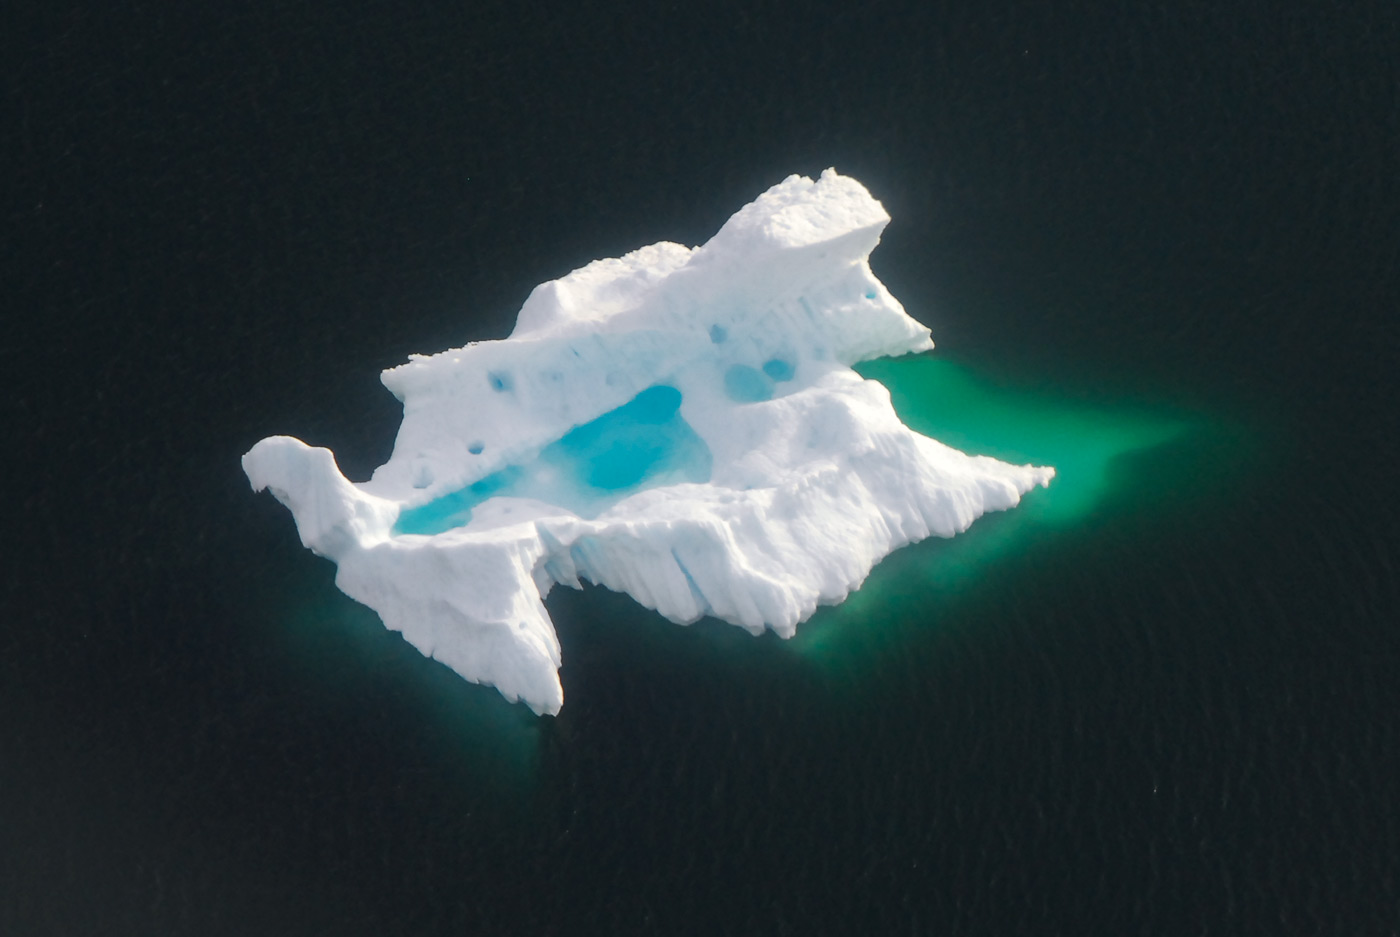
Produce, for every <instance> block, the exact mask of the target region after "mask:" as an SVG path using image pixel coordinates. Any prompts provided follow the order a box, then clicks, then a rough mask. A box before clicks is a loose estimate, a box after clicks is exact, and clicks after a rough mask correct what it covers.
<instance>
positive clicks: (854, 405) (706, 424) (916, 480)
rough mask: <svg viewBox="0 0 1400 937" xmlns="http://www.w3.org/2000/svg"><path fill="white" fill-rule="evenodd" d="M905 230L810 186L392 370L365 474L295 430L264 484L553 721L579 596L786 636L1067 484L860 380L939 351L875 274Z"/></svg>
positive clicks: (458, 650) (466, 670) (410, 623)
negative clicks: (501, 333)
mask: <svg viewBox="0 0 1400 937" xmlns="http://www.w3.org/2000/svg"><path fill="white" fill-rule="evenodd" d="M888 221H889V216H888V215H886V213H885V211H884V208H883V207H882V206H881V205H880V203H879V202H877V201H876V200H875V199H874V198H872V197H871V195H870V193H869V192H867V191H866V189H865V188H864V187H863V186H862V185H861V184H860V183H859V182H856V181H855V180H854V179H850V178H848V177H843V176H840V175H838V174H837V173H836V172H835V171H834V170H827V171H826V172H824V173H822V176H821V178H820V179H819V180H817V181H815V182H814V181H812V180H811V179H808V178H804V177H800V176H791V177H789V178H788V179H786V180H784V181H783V182H782V183H781V184H779V185H776V186H774V187H773V188H771V189H769V190H768V191H767V192H765V193H764V194H763V195H761V196H759V197H758V199H756V200H755V201H754V202H752V203H750V204H749V205H746V206H744V208H742V209H740V211H739V212H738V213H737V214H735V215H734V216H733V217H732V218H730V219H729V221H727V222H726V223H725V225H724V227H722V228H721V229H720V231H719V233H718V234H716V235H715V236H714V237H713V238H711V239H710V241H709V242H708V243H706V244H704V245H703V246H701V247H697V248H688V247H683V246H681V245H679V244H673V243H668V242H661V243H658V244H653V245H651V246H650V247H643V248H641V249H640V250H636V251H633V252H632V253H630V254H627V255H626V256H625V257H622V258H619V259H613V260H599V261H595V262H593V263H591V264H589V265H588V266H586V267H583V268H582V269H580V270H576V271H574V272H573V273H571V274H569V275H568V276H566V277H563V278H562V279H559V280H554V281H551V282H549V283H544V284H542V285H540V286H538V287H536V288H535V290H534V291H533V292H532V293H531V294H530V297H529V298H528V299H527V300H526V302H525V305H524V306H523V307H522V308H521V310H520V315H519V317H518V319H517V322H516V326H515V330H514V332H512V333H511V335H510V337H509V338H507V339H504V340H501V341H486V342H474V343H471V344H468V345H467V346H465V347H463V348H457V349H453V350H450V351H445V352H442V353H440V354H436V355H431V356H419V355H415V356H413V357H412V358H411V360H410V361H409V362H408V363H407V364H404V365H401V366H400V367H397V368H392V369H390V370H388V371H385V372H384V373H383V375H382V379H383V381H384V385H385V386H386V387H388V388H389V390H390V391H391V392H393V394H394V396H396V397H397V398H398V399H399V400H401V401H402V402H403V407H404V418H403V424H402V426H401V427H400V429H399V434H398V439H397V440H396V442H395V445H394V454H393V456H392V457H391V458H390V459H389V461H388V462H386V463H385V464H384V465H382V466H380V468H379V469H378V470H377V471H376V472H375V473H374V477H373V478H372V479H371V480H370V481H368V482H364V483H363V484H352V483H351V482H350V481H348V480H346V478H345V477H344V476H343V475H341V474H340V471H339V470H338V469H337V467H336V463H335V458H334V456H333V455H332V454H331V452H330V450H328V449H320V448H313V447H310V446H308V445H306V444H305V443H303V442H301V441H300V440H298V439H294V438H292V437H289V436H273V437H269V438H267V439H264V440H262V441H261V442H259V443H258V444H257V445H255V446H254V447H253V448H252V450H250V451H249V452H248V453H247V455H245V456H244V457H243V468H244V471H245V472H246V473H247V475H248V478H249V480H250V481H251V482H252V485H253V488H254V489H255V490H259V491H260V490H262V489H264V488H267V489H269V490H271V491H272V493H273V494H274V495H275V496H276V498H277V500H279V501H281V502H282V503H283V504H284V505H286V506H287V507H288V508H289V509H290V510H291V512H292V515H293V517H295V519H296V524H297V530H298V531H299V533H300V534H301V540H302V543H304V544H305V545H306V546H307V547H309V548H310V549H312V550H313V551H315V552H316V553H318V554H320V555H322V556H325V557H328V558H330V559H331V560H333V561H334V562H335V563H336V565H337V573H336V584H337V585H338V586H339V587H340V588H341V589H342V590H343V591H344V592H345V593H346V594H347V595H349V596H351V597H352V598H354V599H356V600H357V601H359V602H363V603H364V604H365V605H368V606H369V607H370V608H373V609H374V610H375V611H376V612H378V613H379V615H380V617H381V618H382V619H383V620H384V624H385V625H386V626H388V627H389V628H392V629H394V630H396V631H400V632H402V633H403V635H404V637H405V638H406V639H407V640H408V641H409V642H410V643H412V644H413V645H414V646H415V647H416V648H418V649H419V650H420V651H422V652H423V653H424V654H426V655H428V656H430V657H434V658H436V659H438V660H440V661H442V662H443V663H445V664H446V665H447V666H449V667H451V668H452V669H453V670H455V671H456V672H457V673H459V674H461V675H462V676H463V677H465V678H466V679H468V680H471V681H474V682H478V683H485V684H489V685H492V686H495V687H496V688H497V689H499V690H500V692H501V693H503V694H504V695H505V696H506V698H508V699H510V700H516V699H519V700H523V701H525V702H526V703H527V704H528V705H529V706H530V707H531V709H533V710H535V711H536V712H538V713H557V712H558V711H559V708H560V706H561V705H562V704H563V701H564V693H563V689H562V687H561V686H560V682H559V666H560V655H559V642H558V639H557V638H556V636H555V633H554V627H553V624H552V623H551V621H550V619H549V614H548V613H547V612H546V611H545V607H544V603H543V601H542V600H543V597H544V596H545V595H546V594H548V592H549V590H550V588H551V587H553V586H554V585H555V584H557V583H563V584H565V585H569V586H575V587H577V586H579V584H580V581H581V580H585V579H586V580H589V581H591V582H594V583H598V584H600V585H603V586H606V587H608V588H610V589H614V590H617V591H620V592H626V593H627V594H629V595H631V596H632V597H633V598H635V599H636V600H637V601H638V602H641V603H642V604H643V605H646V606H648V607H650V608H654V609H656V610H657V611H658V612H660V613H661V614H662V615H664V616H666V617H667V618H669V619H671V620H673V621H676V622H681V623H686V622H692V621H695V620H696V619H698V618H700V617H701V616H704V615H712V616H714V617H716V618H722V619H724V620H725V621H729V622H733V623H734V624H737V625H740V626H741V627H743V628H746V629H748V630H749V631H751V632H753V633H755V634H757V633H760V632H761V631H762V630H763V629H764V628H772V629H773V630H774V631H776V632H777V633H778V634H780V635H782V636H784V637H789V636H791V635H792V634H793V633H794V632H795V630H796V628H797V624H798V623H799V622H801V621H803V620H805V619H806V618H808V617H809V616H810V615H811V614H812V613H813V612H814V611H815V610H816V608H817V606H818V605H822V604H834V603H837V602H840V601H841V600H842V599H843V598H845V597H846V595H847V594H848V593H849V592H850V591H851V590H852V589H854V588H856V587H858V586H859V585H860V583H861V582H862V581H863V580H864V579H865V577H866V574H867V573H869V572H870V569H871V567H872V566H874V564H875V563H876V562H878V561H879V560H880V559H881V558H882V557H884V556H885V555H887V554H888V553H889V552H890V551H892V550H894V549H896V548H898V547H900V546H903V545H905V544H908V543H912V542H914V541H916V540H921V539H923V538H925V537H928V536H929V535H931V534H936V535H938V536H942V537H951V536H953V535H954V534H956V533H958V532H960V531H963V530H965V529H966V528H967V527H968V525H969V524H971V523H972V522H973V520H975V519H976V518H977V517H978V516H980V515H981V514H982V513H984V512H986V511H996V510H1004V509H1006V508H1010V507H1013V506H1015V505H1016V504H1017V503H1018V501H1019V500H1020V497H1021V495H1022V494H1023V493H1024V492H1026V491H1027V490H1029V489H1030V488H1031V487H1033V486H1034V485H1045V484H1048V483H1049V481H1050V479H1051V477H1052V476H1053V475H1054V470H1053V469H1051V468H1039V467H1033V466H1013V465H1008V464H1006V463H1004V462H999V461H996V460H995V459H990V458H986V457H981V456H968V455H965V454H964V453H961V452H958V451H957V450H955V449H951V448H949V447H948V446H945V445H943V444H942V443H939V442H937V441H936V440H933V439H929V438H928V437H926V436H921V435H919V434H918V433H915V432H913V431H912V430H910V429H908V428H907V427H905V426H904V425H903V424H902V423H901V422H900V421H899V418H898V417H897V416H896V415H895V412H894V409H893V408H892V407H891V406H890V398H889V394H888V393H887V392H886V390H885V388H884V387H883V386H882V385H880V384H878V383H876V382H875V381H868V380H864V379H862V378H861V377H860V376H859V375H857V374H856V373H855V372H854V371H853V370H851V365H853V364H855V363H857V362H860V361H864V360H868V359H871V358H877V357H881V356H885V355H902V354H906V353H910V352H918V351H924V350H926V349H929V348H932V347H933V343H932V341H930V339H929V332H928V329H926V328H924V327H923V326H922V325H920V324H919V323H917V322H915V321H914V320H913V319H911V318H910V317H909V316H908V315H906V314H905V312H904V310H903V308H902V307H901V306H900V304H899V302H898V301H897V300H896V299H895V298H894V297H893V296H891V295H890V294H889V292H888V291H887V290H886V289H885V288H884V286H883V285H882V284H881V283H880V282H879V281H878V280H877V279H876V278H875V276H874V274H872V273H871V270H870V264H869V260H868V258H869V255H870V252H871V250H873V249H874V247H875V245H876V244H877V243H879V239H880V232H881V231H882V230H883V229H884V227H885V224H886V223H887V222H888Z"/></svg>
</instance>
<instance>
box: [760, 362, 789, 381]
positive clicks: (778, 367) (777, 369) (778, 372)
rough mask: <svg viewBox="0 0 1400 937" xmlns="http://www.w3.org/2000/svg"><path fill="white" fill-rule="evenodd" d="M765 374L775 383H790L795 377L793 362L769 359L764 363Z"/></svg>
mask: <svg viewBox="0 0 1400 937" xmlns="http://www.w3.org/2000/svg"><path fill="white" fill-rule="evenodd" d="M763 373H764V374H766V375H768V376H769V377H771V378H772V379H773V380H775V381H790V380H792V375H793V370H792V362H791V361H784V360H783V359H782V358H769V359H768V360H767V361H765V362H763Z"/></svg>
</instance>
